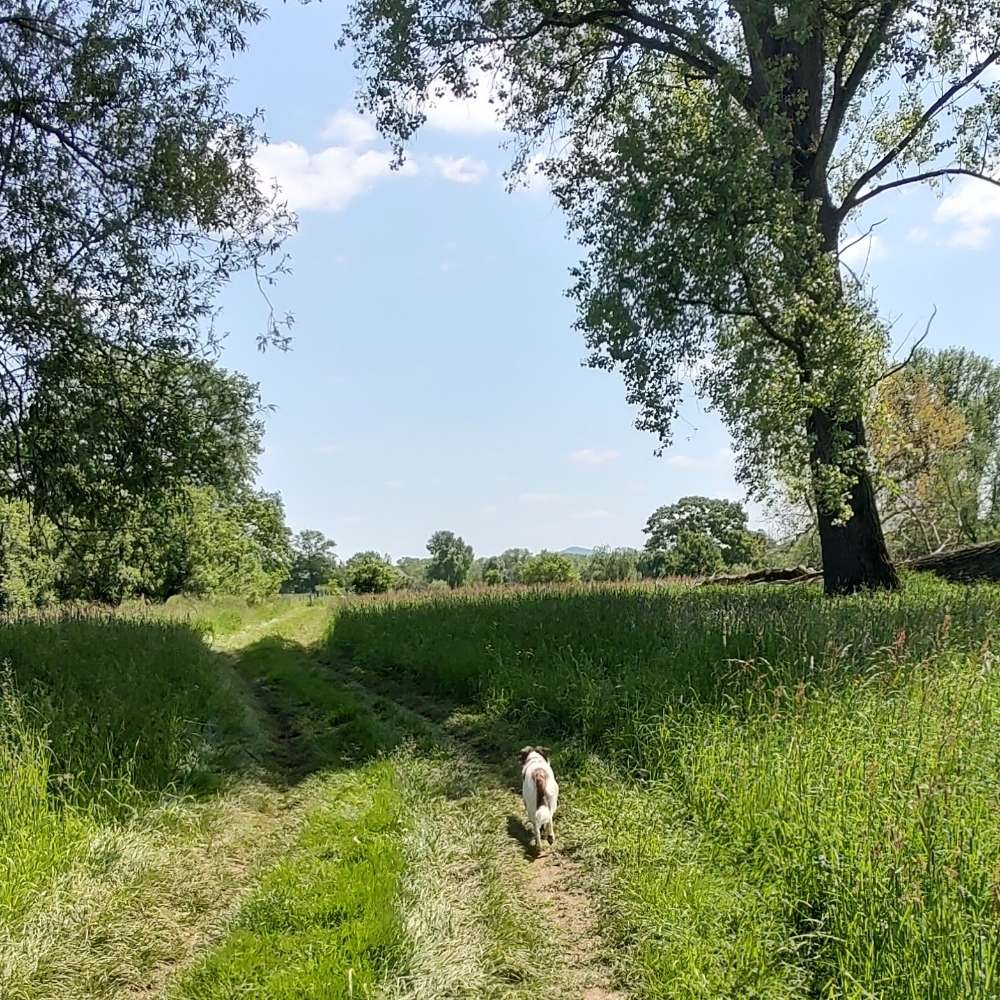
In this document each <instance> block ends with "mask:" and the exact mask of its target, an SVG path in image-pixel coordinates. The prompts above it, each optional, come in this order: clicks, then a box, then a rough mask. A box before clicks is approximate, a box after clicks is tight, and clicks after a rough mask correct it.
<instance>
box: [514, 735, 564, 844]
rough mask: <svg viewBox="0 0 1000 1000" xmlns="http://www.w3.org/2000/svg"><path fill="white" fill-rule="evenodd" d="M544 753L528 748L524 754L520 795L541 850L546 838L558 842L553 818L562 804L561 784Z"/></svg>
mask: <svg viewBox="0 0 1000 1000" xmlns="http://www.w3.org/2000/svg"><path fill="white" fill-rule="evenodd" d="M543 750H544V748H535V747H525V748H524V749H523V750H522V751H521V771H522V776H523V780H522V783H521V796H522V798H523V799H524V808H525V810H526V811H527V813H528V820H529V822H530V823H531V825H532V827H533V828H534V832H535V843H536V845H537V846H538V847H541V844H542V837H543V836H544V837H545V838H546V839H547V840H548V842H549V843H550V844H551V843H554V842H555V831H554V829H553V824H552V818H553V816H554V815H555V811H556V806H557V805H558V804H559V785H558V783H557V782H556V776H555V774H554V773H553V771H552V765H551V764H549V762H548V760H547V759H546V757H545V754H544V753H543Z"/></svg>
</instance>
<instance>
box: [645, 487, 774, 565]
mask: <svg viewBox="0 0 1000 1000" xmlns="http://www.w3.org/2000/svg"><path fill="white" fill-rule="evenodd" d="M747 522H748V517H747V513H746V511H745V510H744V509H743V507H742V506H741V505H740V504H738V503H736V502H735V501H734V500H719V499H714V498H710V497H682V498H681V499H680V500H678V501H677V503H673V504H668V505H666V506H663V507H658V508H657V509H656V510H655V511H653V513H652V514H650V516H649V520H648V521H647V522H646V527H645V528H643V532H644V533H645V534H646V536H647V537H646V546H645V547H646V549H647V550H648V551H656V550H659V549H662V550H667V551H669V550H670V549H672V548H673V547H674V546H675V545H676V544H677V542H678V539H679V538H680V536H681V534H682V533H684V532H687V533H693V534H696V535H704V536H706V537H707V538H709V539H711V541H712V542H713V543H714V544H715V547H716V548H717V549H718V551H719V554H720V557H721V558H722V560H723V562H724V563H725V564H726V565H727V566H736V565H743V564H749V563H752V562H753V561H754V560H755V559H756V558H758V557H759V555H760V552H761V548H762V545H761V541H760V537H759V536H758V535H755V534H754V533H752V532H750V531H749V530H748V529H747Z"/></svg>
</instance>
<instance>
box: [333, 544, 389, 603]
mask: <svg viewBox="0 0 1000 1000" xmlns="http://www.w3.org/2000/svg"><path fill="white" fill-rule="evenodd" d="M343 579H344V582H345V584H346V585H347V587H348V588H350V589H351V590H353V591H354V593H356V594H384V593H386V592H387V591H389V590H391V589H392V588H393V587H394V586H396V584H397V582H398V581H399V571H398V570H397V569H396V568H395V567H394V566H393V565H392V561H391V560H390V559H389V557H388V556H384V555H381V554H380V553H378V552H371V551H369V552H356V553H355V554H354V555H353V556H351V558H350V559H348V560H347V562H346V563H345V564H344V573H343Z"/></svg>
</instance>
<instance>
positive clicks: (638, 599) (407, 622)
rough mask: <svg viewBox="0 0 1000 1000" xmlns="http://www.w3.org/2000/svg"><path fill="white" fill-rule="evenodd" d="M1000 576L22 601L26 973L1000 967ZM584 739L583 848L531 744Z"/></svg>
mask: <svg viewBox="0 0 1000 1000" xmlns="http://www.w3.org/2000/svg"><path fill="white" fill-rule="evenodd" d="M998 612H1000V588H998V587H989V586H983V587H964V588H963V587H953V586H949V585H944V584H939V583H935V582H933V581H928V580H926V579H919V580H918V579H914V580H911V581H908V585H907V589H906V590H905V592H903V593H901V594H898V595H894V596H891V597H887V596H885V595H881V596H874V595H873V596H863V597H856V598H851V599H845V600H838V601H828V600H826V599H824V598H823V597H822V596H821V595H820V594H819V592H818V591H814V590H812V589H809V588H802V587H798V588H787V587H786V588H780V587H775V588H757V589H753V588H751V589H723V588H705V589H691V588H686V589H681V588H674V587H628V586H622V587H600V588H587V587H580V586H578V587H572V586H570V587H567V588H556V589H551V590H544V589H542V590H529V589H524V590H507V591H493V592H469V593H456V594H444V595H440V594H433V595H429V596H421V597H403V596H400V597H386V598H379V599H357V600H351V601H347V602H310V601H303V600H287V599H277V600H275V601H273V602H268V603H265V604H263V605H255V606H249V605H246V604H245V603H242V602H239V601H224V602H216V603H213V604H200V603H198V602H187V601H173V602H170V604H169V605H168V606H166V607H163V608H151V607H139V606H137V607H132V608H126V609H120V610H119V611H118V612H117V613H115V614H113V615H112V614H109V613H107V612H93V611H89V612H88V611H85V610H80V611H77V612H74V613H71V614H63V615H51V614H46V615H44V616H40V617H35V618H27V619H23V620H19V621H14V622H9V623H7V624H4V625H2V626H0V662H2V663H3V664H4V667H3V679H2V687H0V690H2V694H0V698H2V702H0V866H2V867H0V996H3V997H4V1000H43V998H45V1000H48V998H53V1000H57V998H58V1000H70V998H72V1000H86V998H105V1000H109V998H125V997H128V998H133V997H134V998H138V997H154V996H155V997H161V998H164V1000H223V998H226V1000H228V998H232V997H265V998H275V1000H311V998H317V1000H320V998H323V1000H328V998H332V1000H340V998H343V1000H353V998H359V1000H360V998H366V997H368V998H375V997H380V998H392V1000H403V998H408V1000H448V998H465V997H467V998H496V1000H519V998H528V997H532V998H534V997H537V996H541V995H547V996H553V997H556V996H558V997H565V998H569V1000H623V998H626V997H633V998H663V1000H666V998H671V1000H673V998H700V1000H714V998H733V1000H736V998H761V1000H764V998H767V1000H793V998H794V1000H820V998H822V1000H827V998H835V997H836V998H840V997H843V998H857V1000H862V998H865V1000H868V998H873V997H878V998H886V1000H889V998H891V1000H896V998H917V997H921V998H925V997H928V998H938V997H940V998H946V997H947V998H954V997H963V998H964V997H975V998H979V997H981V998H987V997H996V996H1000V982H998V979H997V976H998V974H1000V973H998V962H1000V933H998V931H1000V912H998V909H1000V824H998V819H1000V816H998V805H1000V801H998V795H1000V749H998V748H1000V744H998V742H997V739H996V735H995V734H996V733H997V731H998V728H1000V679H998V677H997V674H996V671H995V670H994V662H995V661H994V652H993V649H994V646H995V642H996V638H997V631H998V629H1000V615H998ZM524 742H544V743H548V744H550V745H552V746H554V747H555V748H556V754H555V764H556V767H557V771H558V773H559V776H560V779H561V782H562V785H563V795H562V796H561V801H560V813H559V816H558V817H557V824H556V825H557V833H558V841H557V846H556V849H555V850H553V851H549V852H546V853H545V854H543V855H542V857H540V858H537V859H536V858H535V857H534V856H533V854H532V852H531V850H530V849H529V848H528V847H527V845H526V831H525V829H524V825H523V818H522V809H521V807H520V805H519V802H518V796H517V792H516V788H517V777H518V775H517V765H516V760H515V756H514V751H515V750H516V748H517V747H519V746H520V745H522V743H524Z"/></svg>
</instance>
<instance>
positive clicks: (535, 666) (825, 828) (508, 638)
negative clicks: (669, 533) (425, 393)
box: [331, 580, 1000, 998]
mask: <svg viewBox="0 0 1000 1000" xmlns="http://www.w3.org/2000/svg"><path fill="white" fill-rule="evenodd" d="M998 612H1000V588H996V587H986V586H984V587H975V588H958V587H951V586H947V585H944V584H938V583H935V582H933V581H931V582H929V581H927V580H913V581H910V583H909V585H908V588H907V590H906V591H905V593H903V594H900V595H896V596H892V597H886V596H863V597H856V598H852V599H845V600H839V601H835V602H834V601H828V600H826V599H825V598H823V597H822V596H821V595H820V593H819V592H818V591H814V590H811V589H808V588H769V589H733V590H725V589H702V590H693V591H692V590H677V589H640V590H637V589H634V588H627V587H626V588H606V589H599V590H586V589H582V588H580V589H576V590H572V589H571V590H566V591H561V592H545V591H540V592H535V591H523V592H514V593H498V594H489V593H481V594H476V595H472V596H469V597H466V598H458V599H454V598H448V597H442V598H438V597H431V598H426V599H419V600H413V599H399V600H388V601H386V600H383V601H370V602H355V603H352V604H350V605H348V606H346V607H345V608H344V609H343V611H342V612H341V613H340V615H339V617H338V620H337V624H336V628H335V630H334V632H333V634H332V638H331V643H332V647H333V649H334V651H335V653H336V654H337V655H338V656H340V657H341V658H343V659H345V660H348V659H349V660H351V661H353V662H361V663H364V664H366V665H367V667H368V668H369V669H371V670H374V671H378V672H382V673H387V674H391V675H393V676H394V677H395V678H396V679H397V682H400V683H405V684H408V685H412V686H415V687H417V688H419V689H420V690H422V691H424V692H427V693H429V694H430V695H432V696H434V697H437V698H441V697H448V698H454V699H457V700H458V701H463V702H467V703H470V704H473V705H475V706H476V707H477V708H478V710H479V711H480V712H481V713H482V717H483V725H484V726H493V727H496V726H497V725H504V726H508V727H511V728H514V729H516V730H517V731H519V732H522V733H527V732H535V733H537V737H536V738H537V740H539V741H546V742H551V743H553V744H554V745H556V746H557V747H558V748H559V753H558V756H557V761H558V763H559V766H560V767H561V770H562V772H563V773H564V774H565V775H566V779H567V782H568V790H567V792H566V796H565V797H566V800H567V811H570V810H572V816H573V821H574V823H576V824H578V825H579V826H580V827H581V828H582V829H583V830H585V831H586V835H585V838H584V839H585V841H586V843H587V845H588V850H589V856H590V862H591V864H592V865H594V866H597V867H599V869H600V871H601V872H602V876H603V877H602V878H601V879H600V880H599V881H598V883H597V884H598V885H600V886H603V891H602V892H601V896H602V901H603V904H604V906H605V908H606V911H607V913H608V914H609V915H610V918H611V922H612V925H613V933H614V935H615V938H616V940H617V942H618V943H619V944H620V945H621V946H622V947H623V948H624V949H627V954H628V960H629V965H630V967H631V970H632V975H633V976H634V979H633V985H634V988H635V991H636V992H637V993H638V995H641V996H645V997H663V998H667V997H670V998H677V997H705V998H707V997H768V998H792V997H802V998H805V997H841V996H843V997H857V998H862V997H874V996H878V997H884V998H889V997H892V998H904V997H905V998H918V997H920V998H926V997H942V998H944V997H959V996H961V997H988V996H996V995H998V994H1000V982H998V978H997V977H998V973H1000V966H998V960H1000V950H998V949H1000V934H998V928H1000V924H998V898H1000V881H998V879H1000V871H998V861H1000V828H998V822H997V821H998V812H997V806H998V801H997V796H998V789H1000V751H998V743H997V738H996V734H997V732H998V726H1000V677H998V675H997V673H996V671H995V670H994V654H993V652H992V647H993V644H994V641H995V638H996V634H997V630H998V629H1000V615H998Z"/></svg>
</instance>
